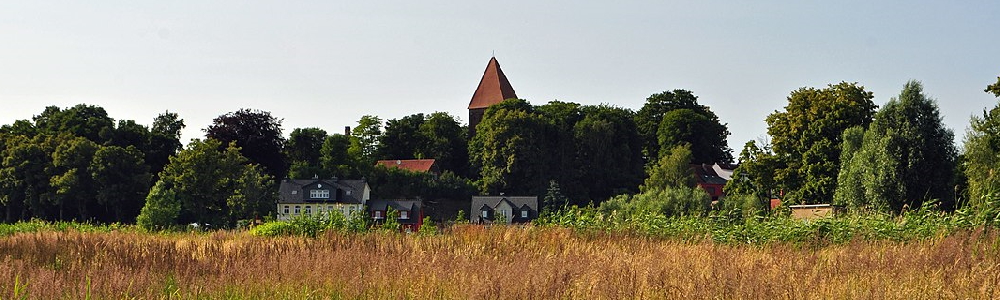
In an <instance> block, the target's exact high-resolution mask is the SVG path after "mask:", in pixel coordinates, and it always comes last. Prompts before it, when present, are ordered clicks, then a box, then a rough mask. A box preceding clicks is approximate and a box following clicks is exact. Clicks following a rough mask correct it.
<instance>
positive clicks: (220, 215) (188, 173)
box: [160, 139, 247, 226]
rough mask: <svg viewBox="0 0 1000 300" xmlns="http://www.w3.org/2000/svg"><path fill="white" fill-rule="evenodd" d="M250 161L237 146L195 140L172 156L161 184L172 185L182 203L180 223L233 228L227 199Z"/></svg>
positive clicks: (216, 141)
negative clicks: (223, 145) (223, 146)
mask: <svg viewBox="0 0 1000 300" xmlns="http://www.w3.org/2000/svg"><path fill="white" fill-rule="evenodd" d="M220 149H221V150H220ZM246 162H247V159H246V158H245V157H243V155H242V154H240V151H239V148H238V147H236V145H235V143H230V144H229V146H228V147H225V148H222V142H220V141H218V140H214V139H206V140H204V141H202V140H197V139H196V140H192V141H191V142H190V143H188V145H187V148H185V149H184V150H182V151H181V152H180V153H177V155H176V156H174V157H171V158H170V163H169V164H167V166H166V167H165V168H164V169H163V173H162V174H161V175H160V181H166V182H169V183H172V187H171V191H172V192H173V193H174V195H176V197H177V199H178V200H179V202H180V203H181V211H180V213H179V214H178V216H177V222H178V223H180V224H189V223H200V224H212V226H228V225H230V224H231V223H232V222H231V221H232V220H230V208H229V205H228V203H227V200H228V199H230V197H231V196H232V195H233V193H234V192H235V190H236V188H235V187H236V180H237V176H239V175H240V174H243V170H242V169H243V168H244V166H245V163H246Z"/></svg>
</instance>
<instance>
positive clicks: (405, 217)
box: [399, 210, 410, 220]
mask: <svg viewBox="0 0 1000 300" xmlns="http://www.w3.org/2000/svg"><path fill="white" fill-rule="evenodd" d="M399 218H400V219H403V220H409V219H410V212H409V211H406V210H401V211H399Z"/></svg>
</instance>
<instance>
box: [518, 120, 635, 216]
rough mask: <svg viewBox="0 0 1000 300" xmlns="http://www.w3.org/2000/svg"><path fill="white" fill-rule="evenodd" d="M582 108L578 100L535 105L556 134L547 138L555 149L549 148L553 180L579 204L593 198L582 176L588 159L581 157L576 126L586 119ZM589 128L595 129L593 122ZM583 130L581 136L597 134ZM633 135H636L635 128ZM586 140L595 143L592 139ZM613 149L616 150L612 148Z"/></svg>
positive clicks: (568, 196)
mask: <svg viewBox="0 0 1000 300" xmlns="http://www.w3.org/2000/svg"><path fill="white" fill-rule="evenodd" d="M582 110H583V107H582V106H581V105H580V104H578V103H572V102H562V101H549V103H546V104H545V105H540V106H538V107H536V108H535V111H536V112H537V113H538V114H540V115H541V116H542V117H543V118H544V119H545V120H547V121H548V122H549V125H550V126H552V135H551V136H549V137H548V138H547V139H548V140H549V141H550V143H549V145H550V146H551V150H548V151H549V152H551V153H552V155H553V159H552V160H551V161H549V162H548V168H550V169H551V170H554V172H553V174H552V178H551V180H555V181H556V182H558V183H559V184H560V188H561V189H562V192H563V193H564V194H565V195H566V197H567V198H568V199H574V200H576V201H574V202H578V203H583V202H586V201H587V200H590V199H592V198H590V195H589V193H590V192H589V190H588V188H587V187H588V186H590V184H588V183H585V181H584V180H581V179H580V176H581V175H582V174H581V172H580V169H581V167H583V166H584V163H585V162H581V161H580V160H579V159H578V155H579V153H578V149H579V148H580V143H581V141H580V140H578V139H577V136H576V135H577V133H578V132H577V129H576V126H577V123H579V122H580V121H581V120H583V118H584V112H583V111H582ZM593 122H594V120H591V121H590V123H591V125H592V123H593ZM633 124H634V122H633ZM585 127H586V128H594V127H593V126H590V125H588V126H585ZM583 129H584V128H581V132H580V133H581V134H582V135H583V136H581V139H584V138H585V137H590V136H593V134H591V133H590V132H589V131H587V130H583ZM585 131H586V132H585ZM631 134H633V135H634V134H635V129H633V132H632V133H631ZM585 140H587V141H588V142H591V143H592V142H593V141H590V140H589V139H585ZM609 151H614V150H610V149H609ZM588 163H589V162H588ZM595 200H604V199H595Z"/></svg>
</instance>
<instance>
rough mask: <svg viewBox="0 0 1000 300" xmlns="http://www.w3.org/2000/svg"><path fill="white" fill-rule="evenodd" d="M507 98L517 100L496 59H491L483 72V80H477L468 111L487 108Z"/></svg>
mask: <svg viewBox="0 0 1000 300" xmlns="http://www.w3.org/2000/svg"><path fill="white" fill-rule="evenodd" d="M508 98H517V94H514V88H513V87H511V86H510V81H507V76H504V75H503V71H501V70H500V63H498V62H497V58H496V57H491V58H490V62H489V64H487V65H486V71H485V72H483V79H480V80H479V87H477V88H476V93H475V94H472V101H469V109H475V108H487V107H489V106H490V105H493V104H497V103H500V102H501V101H503V100H504V99H508Z"/></svg>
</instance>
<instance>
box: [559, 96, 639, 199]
mask: <svg viewBox="0 0 1000 300" xmlns="http://www.w3.org/2000/svg"><path fill="white" fill-rule="evenodd" d="M580 110H581V112H582V113H583V115H584V118H583V120H580V121H579V122H577V123H576V125H575V126H574V127H573V133H574V138H575V140H576V142H575V143H574V144H575V145H576V160H577V161H578V162H579V163H578V165H576V166H573V168H572V169H570V170H575V174H577V175H578V176H579V177H578V178H579V179H578V180H579V181H581V182H584V183H586V184H580V185H578V186H577V187H575V188H576V189H578V190H579V194H580V195H581V196H582V197H583V199H581V200H595V199H596V200H602V199H607V198H608V197H611V196H613V195H617V194H622V193H634V192H636V187H637V186H638V185H639V184H640V183H642V179H643V178H644V177H645V173H644V172H643V166H644V164H645V162H644V161H643V158H642V152H641V148H642V138H641V136H639V135H638V133H637V130H636V126H635V123H634V121H633V119H634V115H635V114H634V113H633V112H632V111H630V110H628V109H624V108H620V107H613V106H607V105H598V106H584V107H582V108H581V109H580ZM557 147H558V146H557ZM556 177H558V176H556ZM562 177H568V176H562ZM577 202H578V203H579V202H581V201H577Z"/></svg>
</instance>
